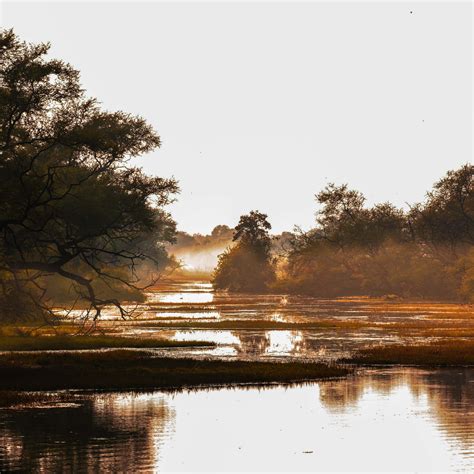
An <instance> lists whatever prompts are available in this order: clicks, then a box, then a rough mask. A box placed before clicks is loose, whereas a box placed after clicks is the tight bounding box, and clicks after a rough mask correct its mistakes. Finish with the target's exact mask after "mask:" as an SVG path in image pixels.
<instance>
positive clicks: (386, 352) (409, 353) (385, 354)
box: [344, 339, 474, 367]
mask: <svg viewBox="0 0 474 474" xmlns="http://www.w3.org/2000/svg"><path fill="white" fill-rule="evenodd" d="M344 362H350V363H353V364H367V365H378V364H380V365H420V366H426V367H430V366H431V367H433V366H453V365H474V340H461V341H460V340H458V339H451V340H443V341H439V342H436V343H430V344H420V345H409V344H406V345H387V346H374V347H369V348H366V349H362V350H360V351H358V352H357V354H355V355H354V356H353V357H351V358H349V359H346V360H345V361H344Z"/></svg>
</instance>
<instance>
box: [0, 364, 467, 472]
mask: <svg viewBox="0 0 474 474" xmlns="http://www.w3.org/2000/svg"><path fill="white" fill-rule="evenodd" d="M66 398H67V399H66V401H69V402H73V403H72V404H69V405H68V404H67V403H65V400H62V402H61V404H58V405H56V407H54V405H53V406H52V405H51V403H49V404H47V405H45V406H43V407H42V406H41V404H40V405H37V406H36V407H31V408H21V409H3V410H0V471H1V472H3V471H8V470H15V469H20V468H21V469H22V470H24V471H30V472H33V471H34V472H38V471H44V472H99V470H100V471H101V472H150V471H153V470H164V471H168V470H169V471H176V470H178V471H199V470H204V471H213V470H214V471H220V472H223V471H235V470H237V471H259V470H266V471H275V470H277V471H302V470H303V471H304V470H307V471H317V470H323V471H328V470H331V471H333V470H336V471H337V470H343V471H354V470H362V471H369V470H374V471H379V472H380V471H386V470H395V471H405V470H409V471H416V470H422V471H427V470H436V471H452V470H456V471H466V472H472V471H473V470H474V410H473V408H472V407H473V406H474V369H445V370H435V371H424V370H418V369H398V370H394V369H392V370H386V371H380V372H374V371H367V372H365V373H364V374H360V375H358V376H356V377H353V378H348V379H345V380H339V381H331V382H322V383H319V384H308V385H303V386H294V387H272V388H267V389H259V388H247V389H245V388H238V389H219V390H198V391H192V392H179V393H163V392H157V393H152V394H141V395H140V394H139V395H137V394H135V395H134V394H130V393H125V394H124V393H122V394H109V395H106V394H87V393H85V394H84V393H82V394H76V395H69V396H68V397H66Z"/></svg>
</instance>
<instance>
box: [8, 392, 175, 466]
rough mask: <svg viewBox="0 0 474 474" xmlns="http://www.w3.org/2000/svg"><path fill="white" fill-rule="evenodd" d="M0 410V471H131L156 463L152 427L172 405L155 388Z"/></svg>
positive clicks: (165, 422)
mask: <svg viewBox="0 0 474 474" xmlns="http://www.w3.org/2000/svg"><path fill="white" fill-rule="evenodd" d="M73 400H74V401H75V403H73V404H69V405H68V404H64V403H58V404H57V405H56V406H54V405H53V406H50V405H47V406H42V404H41V403H40V404H38V405H37V406H35V407H33V408H20V409H16V410H13V409H8V410H3V411H0V472H4V470H9V471H10V470H18V469H21V470H22V471H24V472H134V471H137V469H143V470H149V469H152V468H153V466H155V465H156V462H157V459H156V445H155V440H154V438H155V433H157V432H158V433H167V432H168V431H169V429H170V423H172V420H173V419H174V414H173V411H172V407H171V406H169V405H168V404H166V403H165V401H164V400H163V398H162V397H160V395H159V394H156V395H153V396H152V397H149V396H143V395H138V396H137V395H133V394H127V395H90V396H87V395H86V396H81V397H74V398H73Z"/></svg>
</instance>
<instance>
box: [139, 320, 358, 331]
mask: <svg viewBox="0 0 474 474" xmlns="http://www.w3.org/2000/svg"><path fill="white" fill-rule="evenodd" d="M365 326H367V323H366V322H363V321H361V322H359V321H353V320H346V321H342V320H319V321H314V322H302V323H294V322H285V321H270V320H264V319H259V320H256V319H247V320H246V319H233V320H231V319H229V320H222V321H194V320H193V321H189V320H188V321H180V320H175V321H173V322H168V321H146V322H143V323H140V327H156V328H163V329H227V330H232V329H238V330H255V329H262V330H265V329H273V330H303V329H326V328H327V329H337V328H344V329H348V328H349V329H354V328H360V327H365Z"/></svg>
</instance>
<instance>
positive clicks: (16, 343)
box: [0, 335, 215, 351]
mask: <svg viewBox="0 0 474 474" xmlns="http://www.w3.org/2000/svg"><path fill="white" fill-rule="evenodd" d="M194 346H210V347H214V346H215V343H213V342H207V341H171V340H164V339H145V338H139V337H133V338H132V337H116V336H64V335H61V336H0V351H46V350H49V351H52V350H76V349H91V350H92V349H116V348H138V349H140V348H148V349H159V348H165V347H194Z"/></svg>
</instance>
